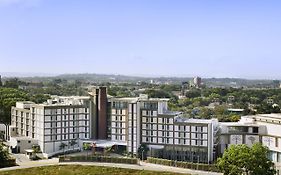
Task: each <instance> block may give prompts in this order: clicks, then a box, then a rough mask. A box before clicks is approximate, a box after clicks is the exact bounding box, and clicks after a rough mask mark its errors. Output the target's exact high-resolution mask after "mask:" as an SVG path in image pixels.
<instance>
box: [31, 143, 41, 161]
mask: <svg viewBox="0 0 281 175" xmlns="http://www.w3.org/2000/svg"><path fill="white" fill-rule="evenodd" d="M32 150H33V154H34V156H35V158H37V153H41V150H40V146H39V145H34V146H32Z"/></svg>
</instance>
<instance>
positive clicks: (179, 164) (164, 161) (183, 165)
mask: <svg viewBox="0 0 281 175" xmlns="http://www.w3.org/2000/svg"><path fill="white" fill-rule="evenodd" d="M147 162H148V163H154V164H160V165H166V166H175V167H179V168H188V169H194V170H197V168H198V170H203V171H213V172H219V170H218V168H217V167H216V165H214V164H202V163H192V162H183V161H174V160H167V159H159V158H153V157H148V159H147Z"/></svg>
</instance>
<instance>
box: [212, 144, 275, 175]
mask: <svg viewBox="0 0 281 175" xmlns="http://www.w3.org/2000/svg"><path fill="white" fill-rule="evenodd" d="M268 152H269V150H268V148H267V147H264V146H262V145H261V144H260V143H256V144H254V145H253V146H252V147H251V148H250V147H248V146H247V145H231V146H230V147H229V148H228V149H227V150H226V151H225V152H224V154H223V156H222V158H219V159H218V161H217V166H218V167H219V169H220V170H221V171H222V172H223V173H224V174H225V175H237V174H243V173H244V174H249V175H261V174H263V175H274V174H275V173H276V170H275V168H274V164H273V162H272V161H271V160H269V159H268V157H267V156H268Z"/></svg>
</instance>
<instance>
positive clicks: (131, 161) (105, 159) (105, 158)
mask: <svg viewBox="0 0 281 175" xmlns="http://www.w3.org/2000/svg"><path fill="white" fill-rule="evenodd" d="M59 161H60V162H71V161H72V162H75V161H85V162H108V163H125V164H138V159H136V158H119V157H110V156H90V157H87V156H66V157H64V156H60V157H59Z"/></svg>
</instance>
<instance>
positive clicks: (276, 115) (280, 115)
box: [242, 113, 281, 119]
mask: <svg viewBox="0 0 281 175" xmlns="http://www.w3.org/2000/svg"><path fill="white" fill-rule="evenodd" d="M242 117H246V118H256V117H263V118H271V119H281V114H280V113H278V114H257V115H248V116H242Z"/></svg>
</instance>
